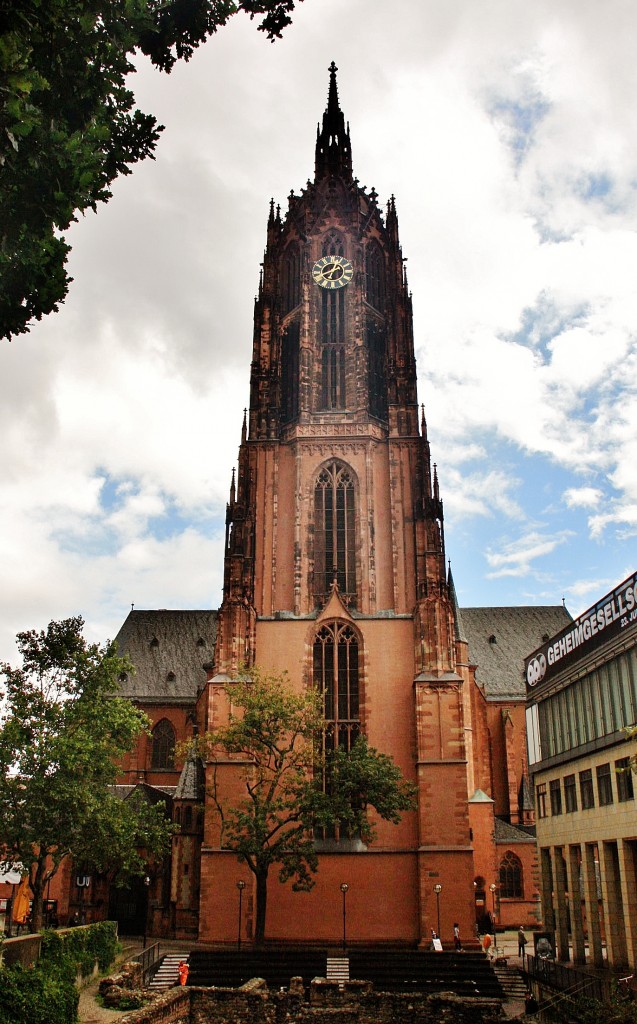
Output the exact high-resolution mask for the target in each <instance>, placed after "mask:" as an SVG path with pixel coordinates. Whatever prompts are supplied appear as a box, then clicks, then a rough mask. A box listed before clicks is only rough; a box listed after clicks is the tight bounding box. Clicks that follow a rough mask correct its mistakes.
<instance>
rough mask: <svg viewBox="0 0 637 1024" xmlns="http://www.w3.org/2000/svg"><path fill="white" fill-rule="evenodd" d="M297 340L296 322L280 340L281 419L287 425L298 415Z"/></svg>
mask: <svg viewBox="0 0 637 1024" xmlns="http://www.w3.org/2000/svg"><path fill="white" fill-rule="evenodd" d="M299 338H300V325H299V321H298V320H293V321H292V323H290V324H288V326H287V327H286V328H285V330H284V332H283V337H282V338H281V419H282V422H283V423H289V422H290V421H291V420H293V419H296V417H297V416H298V414H299Z"/></svg>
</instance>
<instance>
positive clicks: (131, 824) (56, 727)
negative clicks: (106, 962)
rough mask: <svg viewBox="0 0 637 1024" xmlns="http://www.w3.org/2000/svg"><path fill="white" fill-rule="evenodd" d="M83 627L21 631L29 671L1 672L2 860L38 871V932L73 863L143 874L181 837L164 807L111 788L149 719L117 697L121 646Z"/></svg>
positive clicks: (69, 622) (123, 666)
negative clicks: (96, 640)
mask: <svg viewBox="0 0 637 1024" xmlns="http://www.w3.org/2000/svg"><path fill="white" fill-rule="evenodd" d="M83 626H84V623H83V620H82V619H81V618H79V617H77V618H71V619H65V620H63V621H61V622H51V623H49V626H48V628H47V629H46V631H41V632H36V631H35V630H31V631H29V632H25V633H19V634H18V649H19V651H20V654H21V656H22V666H21V667H20V668H12V667H11V666H10V665H8V664H6V663H3V664H2V665H1V666H0V677H3V678H4V692H3V694H2V697H3V709H2V715H1V717H0V837H1V838H2V844H3V848H2V851H1V853H0V856H1V857H2V860H3V863H4V864H8V863H15V862H21V863H22V864H23V865H24V866H25V868H28V869H29V872H30V878H29V882H30V886H31V891H32V893H33V928H34V930H36V931H37V930H38V929H39V928H40V927H41V924H42V906H43V903H42V900H43V894H44V888H45V886H46V884H47V882H48V881H49V879H50V878H52V877H53V876H54V875H55V873H56V872H57V870H58V868H59V867H60V864H61V863H62V862H63V861H64V859H65V858H67V857H72V858H73V860H74V861H75V862H76V863H77V864H84V865H87V866H90V868H91V869H93V870H97V871H106V870H109V871H111V872H112V873H117V872H119V873H120V874H121V875H122V876H124V875H128V874H142V873H143V872H144V870H145V858H146V857H157V856H161V855H162V854H163V853H164V852H165V851H166V849H167V847H168V844H169V839H170V835H171V833H172V825H171V824H170V822H169V821H168V819H167V818H166V816H165V813H164V807H163V804H160V805H157V806H155V807H151V806H149V805H148V804H147V803H146V802H144V801H141V800H140V801H136V800H134V799H133V800H128V801H126V802H123V801H121V800H119V799H118V798H117V797H116V796H115V795H114V793H113V792H112V790H111V789H110V787H111V785H112V784H113V783H114V782H115V781H116V778H117V774H118V767H117V762H118V761H119V760H120V759H121V758H122V757H123V755H124V754H126V753H127V752H128V751H129V750H130V749H131V747H132V746H133V744H134V742H135V740H136V738H137V736H138V735H139V733H140V732H142V731H143V730H145V729H147V728H148V725H149V722H148V719H147V717H146V716H145V715H144V714H143V713H142V712H141V711H139V710H138V709H136V708H134V707H133V705H132V704H131V703H130V701H128V700H124V699H123V698H121V697H116V696H114V694H115V693H116V691H117V689H118V685H119V684H118V679H119V677H120V675H121V673H122V672H127V671H130V670H131V665H130V663H129V662H128V660H127V659H124V658H120V657H118V655H117V651H116V648H115V645H114V644H109V645H107V646H105V647H101V646H99V645H98V644H88V643H87V642H86V640H85V639H84V637H83V635H82V630H83Z"/></svg>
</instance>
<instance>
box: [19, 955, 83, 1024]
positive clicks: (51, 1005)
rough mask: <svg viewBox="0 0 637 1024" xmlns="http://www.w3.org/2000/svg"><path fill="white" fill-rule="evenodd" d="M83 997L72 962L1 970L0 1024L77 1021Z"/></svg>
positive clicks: (56, 1023)
mask: <svg viewBox="0 0 637 1024" xmlns="http://www.w3.org/2000/svg"><path fill="white" fill-rule="evenodd" d="M79 998H80V997H79V993H78V991H77V988H76V987H75V974H74V971H73V969H72V968H71V967H70V966H68V965H66V966H65V965H61V964H47V963H42V962H41V961H40V962H39V963H38V964H36V965H35V966H34V967H26V968H25V967H23V966H22V965H21V964H16V965H15V966H14V967H7V968H2V969H0V1024H18V1022H19V1024H75V1022H76V1021H77V1006H78V1002H79Z"/></svg>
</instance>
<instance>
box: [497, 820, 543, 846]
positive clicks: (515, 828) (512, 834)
mask: <svg viewBox="0 0 637 1024" xmlns="http://www.w3.org/2000/svg"><path fill="white" fill-rule="evenodd" d="M528 828H529V826H527V828H521V827H520V826H519V825H511V824H509V822H508V821H503V820H502V818H496V819H495V841H496V843H534V842H535V826H533V832H531V831H527V829H528Z"/></svg>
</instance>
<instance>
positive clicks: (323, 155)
mask: <svg viewBox="0 0 637 1024" xmlns="http://www.w3.org/2000/svg"><path fill="white" fill-rule="evenodd" d="M337 71H338V68H337V67H336V64H335V63H334V61H332V63H331V64H330V67H329V72H330V87H329V92H328V96H327V107H326V110H325V113H324V114H323V125H322V127H319V129H318V131H317V136H316V158H315V163H314V168H315V178H316V180H317V181H318V180H319V179H320V178H325V177H328V176H330V175H331V176H334V177H340V178H343V180H344V181H351V180H352V148H351V145H350V140H349V124H348V125H347V127H345V118H344V117H343V111H342V110H341V108H340V106H339V103H338V89H337V87H336V72H337Z"/></svg>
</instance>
